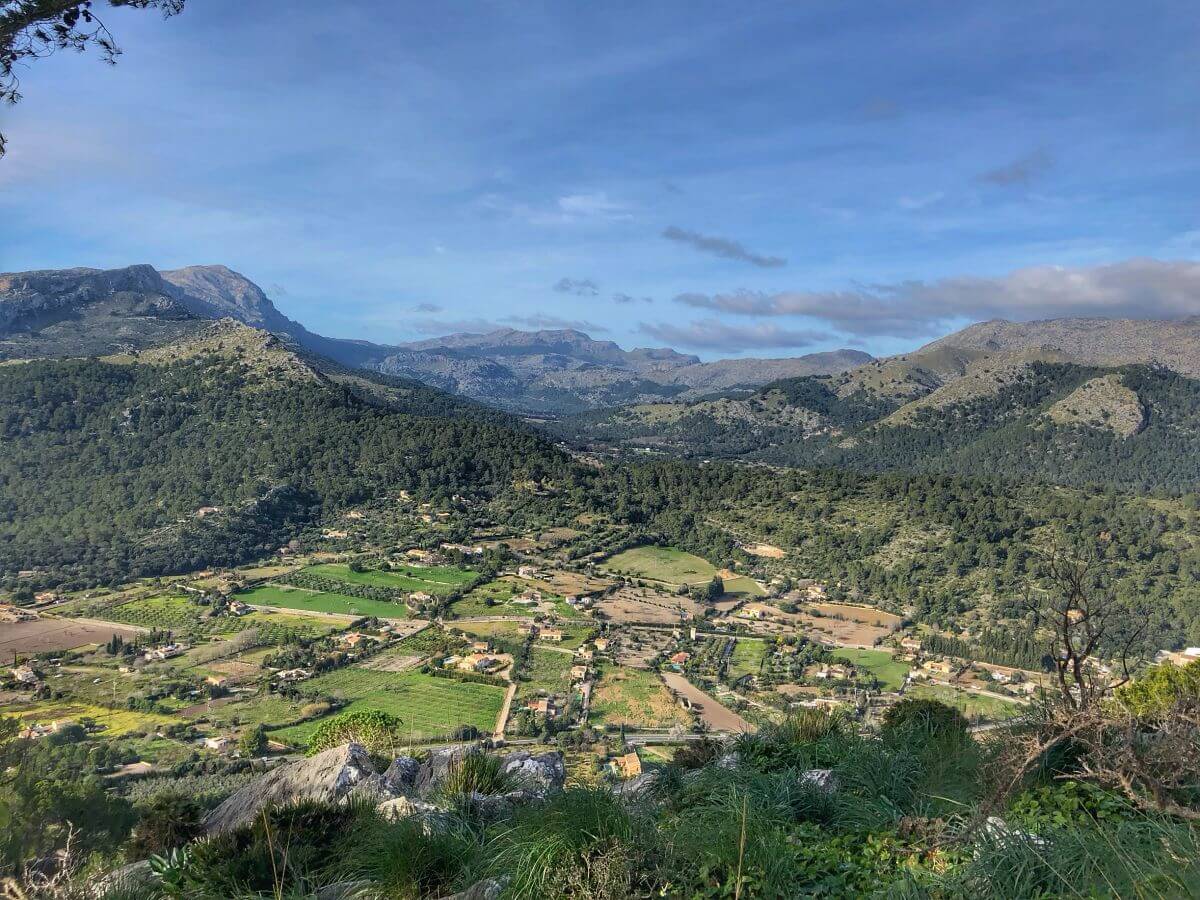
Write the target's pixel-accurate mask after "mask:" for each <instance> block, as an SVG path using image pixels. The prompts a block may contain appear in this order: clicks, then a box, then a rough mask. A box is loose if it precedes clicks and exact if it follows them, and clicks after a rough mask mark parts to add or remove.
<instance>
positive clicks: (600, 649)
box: [592, 637, 609, 653]
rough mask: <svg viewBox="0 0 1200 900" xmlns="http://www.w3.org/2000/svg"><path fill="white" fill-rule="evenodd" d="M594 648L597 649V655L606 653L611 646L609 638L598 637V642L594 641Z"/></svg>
mask: <svg viewBox="0 0 1200 900" xmlns="http://www.w3.org/2000/svg"><path fill="white" fill-rule="evenodd" d="M592 646H594V647H595V648H596V652H597V653H605V652H606V651H607V650H608V646H609V641H608V638H602V637H598V638H596V640H594V641H592Z"/></svg>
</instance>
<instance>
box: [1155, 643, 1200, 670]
mask: <svg viewBox="0 0 1200 900" xmlns="http://www.w3.org/2000/svg"><path fill="white" fill-rule="evenodd" d="M1196 660H1200V647H1187V648H1186V649H1184V650H1180V651H1178V652H1172V651H1170V650H1161V651H1159V653H1158V655H1157V656H1155V657H1154V661H1155V662H1157V663H1163V662H1169V663H1174V664H1175V665H1177V666H1186V665H1187V664H1188V663H1193V662H1196Z"/></svg>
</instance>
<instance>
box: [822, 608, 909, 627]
mask: <svg viewBox="0 0 1200 900" xmlns="http://www.w3.org/2000/svg"><path fill="white" fill-rule="evenodd" d="M809 606H811V607H812V608H813V609H815V610H816V611H817V612H819V613H820V614H821V615H823V616H830V617H832V618H840V619H846V620H847V621H849V622H861V623H862V624H864V625H873V626H875V627H876V628H886V629H888V630H889V631H895V630H896V629H897V628H899V627H900V623H901V622H903V621H904V620H903V619H902V618H901V617H900V616H898V615H896V614H895V613H890V612H886V611H884V610H882V609H875V608H874V607H873V606H854V605H853V604H849V603H810V604H809Z"/></svg>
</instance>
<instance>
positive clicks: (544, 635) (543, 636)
mask: <svg viewBox="0 0 1200 900" xmlns="http://www.w3.org/2000/svg"><path fill="white" fill-rule="evenodd" d="M562 639H563V633H562V629H561V628H543V629H542V630H541V631H539V632H538V640H541V641H555V642H561V641H562Z"/></svg>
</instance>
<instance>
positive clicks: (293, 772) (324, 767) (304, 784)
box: [204, 744, 376, 835]
mask: <svg viewBox="0 0 1200 900" xmlns="http://www.w3.org/2000/svg"><path fill="white" fill-rule="evenodd" d="M375 775H376V772H375V767H374V766H373V765H371V758H370V756H369V755H368V754H367V751H366V748H364V747H363V746H362V745H361V744H343V745H342V746H341V747H334V748H332V749H330V750H326V751H324V752H323V753H318V754H317V755H316V756H313V757H310V758H309V759H304V760H300V761H299V762H294V763H289V764H287V765H283V766H280V767H279V768H278V769H275V770H274V771H273V772H268V773H267V774H266V775H263V776H262V777H261V778H256V779H255V780H254V781H252V782H250V784H248V785H246V786H245V787H244V788H242V789H241V790H239V791H237V792H236V793H234V794H233V795H232V796H230V797H229V798H228V799H227V800H226V801H225V802H224V803H222V804H221V805H220V806H218V807H217V808H216V809H214V810H213V811H212V812H210V813H209V814H208V815H207V816H206V817H205V819H204V830H205V832H206V833H207V834H210V835H214V834H221V833H222V832H226V831H230V830H232V829H234V828H239V827H241V826H242V825H246V824H248V823H249V822H253V821H254V819H255V818H256V817H257V816H258V815H259V813H260V812H261V811H262V810H263V809H264V808H265V807H268V806H281V805H286V804H289V803H296V802H298V801H301V800H320V801H324V802H326V803H336V802H339V801H341V800H343V799H345V798H346V797H347V796H348V795H349V794H350V792H351V790H353V788H354V786H355V785H357V784H359V783H360V782H362V781H365V780H366V779H368V778H371V777H372V776H375Z"/></svg>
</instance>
